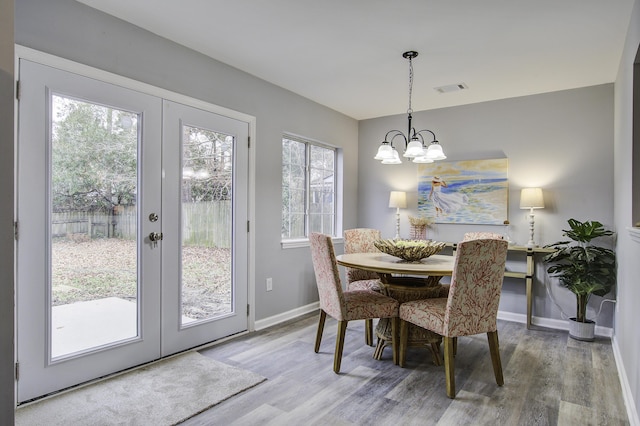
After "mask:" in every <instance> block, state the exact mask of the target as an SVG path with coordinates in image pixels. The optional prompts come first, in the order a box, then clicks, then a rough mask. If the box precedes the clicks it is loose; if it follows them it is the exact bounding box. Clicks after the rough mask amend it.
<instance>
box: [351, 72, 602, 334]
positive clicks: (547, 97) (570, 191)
mask: <svg viewBox="0 0 640 426" xmlns="http://www.w3.org/2000/svg"><path fill="white" fill-rule="evenodd" d="M470 90H473V88H471V89H470ZM420 95H421V96H446V95H437V94H435V93H433V94H430V93H424V94H420ZM413 116H414V120H413V121H414V125H416V128H420V129H423V128H428V129H431V130H433V131H434V132H435V133H436V135H437V137H438V139H439V141H440V143H441V144H442V146H443V149H444V150H445V154H446V155H447V157H448V158H447V160H446V161H449V160H466V159H486V158H503V157H506V158H508V160H509V220H510V222H511V225H510V236H511V238H512V239H513V240H515V241H516V242H517V243H519V244H525V243H526V242H527V240H528V236H529V225H528V220H527V214H528V211H527V210H520V208H519V203H520V189H521V188H523V187H529V186H539V187H542V188H543V191H544V197H545V208H544V209H541V210H536V211H535V231H536V232H535V234H536V235H535V239H536V242H537V243H539V244H540V245H544V244H549V243H553V242H555V241H558V240H562V239H563V238H562V229H566V228H567V222H566V221H567V219H569V218H576V219H579V220H599V221H600V222H602V223H604V224H605V225H606V226H607V227H610V228H612V227H613V138H612V135H613V116H614V113H613V85H612V84H607V85H600V86H594V87H587V88H583V89H576V90H567V91H561V92H554V93H547V94H542V95H536V96H526V97H520V98H513V99H505V100H499V101H492V102H484V103H478V104H473V105H466V106H460V107H453V108H443V109H438V110H430V111H422V112H417V113H414V114H413ZM405 126H406V115H404V114H403V115H397V116H390V117H382V118H376V119H371V120H366V121H361V122H360V126H359V127H360V132H359V143H360V154H359V172H358V180H359V182H360V185H359V187H358V206H359V208H358V211H359V214H358V224H359V225H360V226H367V227H374V228H379V229H381V230H382V233H383V235H384V236H386V237H389V238H390V237H392V236H393V235H394V234H395V231H394V229H395V211H394V209H389V208H388V199H389V191H391V190H403V191H408V194H407V196H408V204H409V206H408V207H409V208H408V209H406V210H403V211H401V217H402V220H401V236H404V237H407V236H408V232H409V222H408V219H407V216H408V215H409V214H410V215H413V216H416V215H417V214H418V213H417V193H416V191H417V165H416V164H414V163H411V162H408V161H404V162H403V164H401V165H397V166H390V165H382V164H381V163H380V162H378V161H375V160H373V156H374V155H375V152H376V149H377V147H378V145H379V144H380V142H381V141H382V139H383V138H384V135H385V133H386V132H387V131H389V130H391V129H404V128H405ZM470 230H484V231H495V232H500V233H502V232H504V227H502V226H489V225H485V226H480V225H478V226H471V225H451V224H449V225H447V224H436V225H434V226H432V227H431V228H430V229H428V231H427V232H428V236H429V238H433V239H436V240H440V241H452V242H454V241H460V240H461V239H462V236H463V235H464V233H465V232H467V231H470ZM512 261H513V262H514V265H513V267H514V269H515V268H516V267H517V266H516V264H515V263H517V259H513V260H512ZM510 262H511V260H510ZM536 275H537V282H536V283H535V284H534V316H535V317H544V318H552V319H561V312H560V310H559V309H558V308H557V307H556V306H555V305H554V304H553V303H552V301H551V300H550V298H549V297H548V296H547V294H546V292H545V287H544V285H543V281H544V279H545V268H544V266H543V265H542V263H541V262H539V263H538V267H537V269H536ZM548 282H550V288H551V290H552V291H553V294H554V296H555V297H556V300H557V301H558V303H559V305H560V306H561V307H562V310H563V311H565V312H566V313H567V314H575V297H574V296H573V294H572V293H569V292H568V291H567V290H565V289H563V288H560V287H559V286H558V285H557V282H555V281H548ZM599 300H600V298H598V297H594V298H592V301H591V303H590V307H591V308H592V309H591V312H593V309H594V308H595V309H597V308H598V307H599V306H598V305H599V303H600V302H599ZM610 305H611V304H605V306H604V308H603V310H602V312H601V314H600V316H599V318H598V319H597V323H598V325H600V326H604V327H612V307H611V306H610ZM500 310H501V311H505V312H511V313H517V314H524V313H526V294H525V287H524V281H523V280H510V279H507V280H506V281H505V285H504V286H503V293H502V298H501V303H500Z"/></svg>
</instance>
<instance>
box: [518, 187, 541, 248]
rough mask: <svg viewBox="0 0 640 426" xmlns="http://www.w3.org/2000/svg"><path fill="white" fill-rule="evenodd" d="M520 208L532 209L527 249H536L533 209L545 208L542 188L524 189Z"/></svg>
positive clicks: (521, 193) (521, 194)
mask: <svg viewBox="0 0 640 426" xmlns="http://www.w3.org/2000/svg"><path fill="white" fill-rule="evenodd" d="M520 208H521V209H530V211H529V241H528V242H527V247H536V246H537V245H536V243H535V241H534V240H533V222H534V220H533V209H542V208H544V198H543V197H542V188H522V192H520Z"/></svg>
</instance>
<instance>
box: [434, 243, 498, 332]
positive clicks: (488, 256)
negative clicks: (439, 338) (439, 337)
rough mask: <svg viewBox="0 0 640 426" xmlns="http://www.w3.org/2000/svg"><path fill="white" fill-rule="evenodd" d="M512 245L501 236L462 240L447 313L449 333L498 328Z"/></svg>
mask: <svg viewBox="0 0 640 426" xmlns="http://www.w3.org/2000/svg"><path fill="white" fill-rule="evenodd" d="M508 245H509V243H508V242H507V241H505V240H499V239H481V240H470V241H463V242H461V243H460V244H458V248H457V253H456V259H455V264H454V268H453V275H452V276H451V286H450V288H449V298H448V300H447V307H446V310H445V316H444V329H445V336H449V337H455V336H467V335H472V334H479V333H487V332H490V331H496V329H497V328H496V325H497V324H496V323H497V316H498V305H499V303H500V292H501V289H502V280H503V279H504V268H505V264H506V261H507V247H508Z"/></svg>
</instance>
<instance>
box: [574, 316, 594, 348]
mask: <svg viewBox="0 0 640 426" xmlns="http://www.w3.org/2000/svg"><path fill="white" fill-rule="evenodd" d="M595 332H596V323H595V321H591V320H587V322H578V321H576V319H575V318H569V337H571V338H572V339H576V340H582V341H585V342H593V341H594V340H595V334H596V333H595Z"/></svg>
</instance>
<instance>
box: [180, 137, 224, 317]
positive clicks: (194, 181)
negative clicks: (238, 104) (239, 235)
mask: <svg viewBox="0 0 640 426" xmlns="http://www.w3.org/2000/svg"><path fill="white" fill-rule="evenodd" d="M233 142H234V138H233V136H231V135H227V134H224V133H219V132H214V131H212V130H207V129H204V128H200V127H193V126H188V125H183V126H182V190H181V205H182V232H181V234H182V247H181V258H182V265H181V269H182V277H181V278H182V279H181V283H182V288H181V300H182V324H190V323H193V322H195V321H202V320H207V319H210V318H214V317H216V316H220V315H225V314H228V313H231V312H232V306H231V299H232V288H233V286H232V282H231V278H232V275H231V265H232V261H231V258H232V256H231V253H232V252H231V241H232V239H231V237H232V232H231V230H232V226H231V225H232V219H233V217H232V189H233V145H234V143H233Z"/></svg>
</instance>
